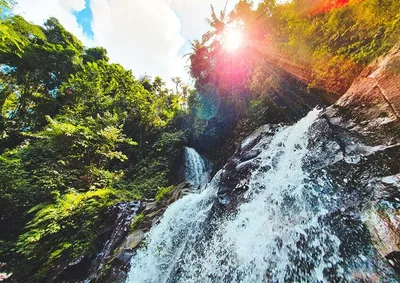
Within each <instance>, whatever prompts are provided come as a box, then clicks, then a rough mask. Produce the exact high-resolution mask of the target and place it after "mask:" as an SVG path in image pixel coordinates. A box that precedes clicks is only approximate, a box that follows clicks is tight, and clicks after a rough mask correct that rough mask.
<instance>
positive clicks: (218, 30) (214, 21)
mask: <svg viewBox="0 0 400 283" xmlns="http://www.w3.org/2000/svg"><path fill="white" fill-rule="evenodd" d="M227 4H228V2H227V3H226V4H225V7H224V9H223V10H222V11H221V12H220V16H219V17H218V16H217V14H216V13H215V10H214V6H213V5H211V17H210V18H209V19H206V22H207V23H208V24H209V25H210V27H211V30H210V31H208V32H206V33H205V34H204V35H203V38H202V41H203V42H204V43H207V42H208V41H209V40H211V39H212V38H213V37H215V36H218V35H221V34H222V33H223V32H224V30H225V25H226V18H227V17H226V16H227V15H226V5H227Z"/></svg>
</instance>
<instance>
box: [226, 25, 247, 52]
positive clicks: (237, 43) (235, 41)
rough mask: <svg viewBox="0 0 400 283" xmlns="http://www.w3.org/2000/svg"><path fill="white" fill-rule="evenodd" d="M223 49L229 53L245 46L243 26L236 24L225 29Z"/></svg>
mask: <svg viewBox="0 0 400 283" xmlns="http://www.w3.org/2000/svg"><path fill="white" fill-rule="evenodd" d="M222 44H223V47H224V49H225V50H226V51H228V52H231V53H233V52H236V51H237V50H238V49H239V48H241V47H242V46H243V24H241V23H240V22H234V23H232V24H229V25H227V26H226V27H225V31H224V34H223V39H222Z"/></svg>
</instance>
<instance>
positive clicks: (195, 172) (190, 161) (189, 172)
mask: <svg viewBox="0 0 400 283" xmlns="http://www.w3.org/2000/svg"><path fill="white" fill-rule="evenodd" d="M184 174H185V181H186V182H188V183H190V184H192V185H193V186H198V185H201V184H205V183H207V182H208V181H209V176H208V172H207V166H206V162H205V161H204V159H203V158H202V157H201V156H200V155H199V154H198V153H197V151H196V150H194V149H193V148H190V147H185V171H184Z"/></svg>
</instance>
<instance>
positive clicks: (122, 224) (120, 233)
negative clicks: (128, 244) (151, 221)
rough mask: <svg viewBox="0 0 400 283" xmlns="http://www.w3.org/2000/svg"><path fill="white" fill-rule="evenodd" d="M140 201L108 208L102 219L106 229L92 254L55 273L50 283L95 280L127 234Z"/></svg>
mask: <svg viewBox="0 0 400 283" xmlns="http://www.w3.org/2000/svg"><path fill="white" fill-rule="evenodd" d="M141 206H142V204H141V202H140V201H132V202H122V203H117V204H115V205H113V206H112V207H110V208H108V209H107V211H106V215H105V217H104V219H105V221H106V223H105V224H106V225H105V226H106V227H107V228H106V229H105V230H104V231H101V233H99V236H98V238H97V241H96V246H95V249H94V251H93V253H92V254H89V255H82V256H80V257H79V258H77V259H76V260H74V261H73V262H70V263H69V264H68V265H67V266H65V267H63V268H62V269H61V270H58V271H56V272H55V274H56V275H54V276H53V279H51V280H50V281H52V282H79V281H80V280H83V279H89V280H96V278H97V276H98V274H100V273H101V270H102V269H103V268H104V266H105V265H106V264H107V262H108V261H109V260H110V258H111V256H112V253H113V251H114V250H115V249H116V248H117V247H118V246H119V245H120V244H121V242H122V241H124V239H125V238H126V236H127V235H128V232H129V226H130V224H131V223H132V221H133V219H134V218H135V216H136V214H137V212H138V211H139V210H140V209H141Z"/></svg>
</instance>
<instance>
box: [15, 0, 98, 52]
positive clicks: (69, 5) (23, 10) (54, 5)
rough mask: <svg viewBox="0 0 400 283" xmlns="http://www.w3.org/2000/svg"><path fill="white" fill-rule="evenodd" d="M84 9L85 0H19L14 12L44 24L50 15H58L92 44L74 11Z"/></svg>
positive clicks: (84, 39)
mask: <svg viewBox="0 0 400 283" xmlns="http://www.w3.org/2000/svg"><path fill="white" fill-rule="evenodd" d="M83 9H85V0H18V4H17V5H16V7H15V8H14V11H13V12H14V13H16V14H20V15H22V16H23V17H24V18H25V19H27V20H28V21H31V22H33V23H36V24H43V23H44V22H45V21H46V20H47V19H48V18H49V17H56V18H57V19H58V20H59V21H60V23H61V24H62V25H63V26H64V27H65V28H66V29H67V30H68V31H70V32H72V33H73V34H74V35H76V36H77V37H78V38H79V39H80V40H82V42H83V43H84V44H85V45H92V42H91V40H90V39H89V38H88V37H87V36H85V34H84V32H83V29H82V27H81V26H80V25H79V24H78V22H77V20H76V18H75V16H74V15H73V12H74V11H81V10H83Z"/></svg>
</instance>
